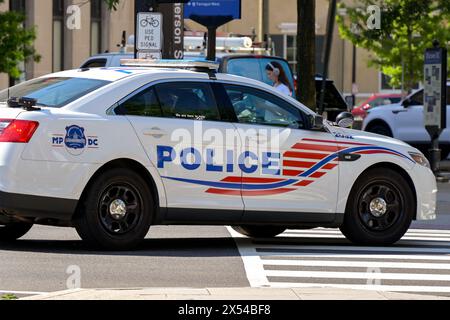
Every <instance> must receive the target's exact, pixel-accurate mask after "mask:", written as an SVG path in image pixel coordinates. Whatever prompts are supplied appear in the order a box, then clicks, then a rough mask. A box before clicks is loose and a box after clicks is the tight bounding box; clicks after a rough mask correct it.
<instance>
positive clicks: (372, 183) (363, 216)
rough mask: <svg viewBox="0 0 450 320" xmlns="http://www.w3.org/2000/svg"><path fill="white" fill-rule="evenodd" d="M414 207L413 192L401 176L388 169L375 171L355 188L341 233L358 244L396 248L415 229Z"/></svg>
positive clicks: (362, 177) (359, 180) (357, 183)
mask: <svg viewBox="0 0 450 320" xmlns="http://www.w3.org/2000/svg"><path fill="white" fill-rule="evenodd" d="M380 198H381V199H382V200H383V201H384V205H383V203H382V202H383V201H380V200H379V199H380ZM414 203H415V201H414V195H413V191H412V190H411V187H410V186H409V185H408V182H407V181H406V180H405V178H404V177H403V176H402V175H401V174H399V173H397V172H396V171H394V170H392V169H387V168H375V169H372V170H370V171H368V172H367V173H365V174H364V175H363V176H361V177H360V178H359V179H358V180H357V181H356V183H355V185H354V186H353V188H352V190H351V193H350V197H349V199H348V202H347V208H346V212H345V216H344V222H343V225H342V226H341V228H340V229H341V231H342V233H343V234H344V235H345V237H346V238H347V239H348V240H350V241H352V242H353V243H355V244H361V245H390V244H393V243H395V242H397V241H398V240H400V239H401V238H402V237H403V235H404V234H405V233H406V231H407V230H408V228H409V226H410V225H411V222H412V219H413V216H414V214H415V209H416V208H415V205H414ZM372 205H373V207H372ZM377 205H380V207H378V206H377ZM383 211H384V213H383Z"/></svg>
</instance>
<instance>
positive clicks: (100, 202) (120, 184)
mask: <svg viewBox="0 0 450 320" xmlns="http://www.w3.org/2000/svg"><path fill="white" fill-rule="evenodd" d="M153 211H154V204H153V198H152V194H151V191H150V189H149V187H148V185H147V183H146V181H145V180H144V179H143V178H142V177H141V176H140V175H139V174H137V173H136V172H134V171H132V170H129V169H113V170H110V171H107V172H105V173H103V174H102V175H100V176H99V177H98V178H97V179H96V181H94V183H93V184H92V186H91V187H90V188H89V190H87V193H86V198H85V201H84V210H82V211H81V212H80V213H79V214H78V216H77V218H76V219H75V228H76V230H77V232H78V234H79V235H80V237H81V238H82V239H83V240H84V241H86V242H88V243H89V244H91V245H93V246H94V247H98V248H101V249H106V250H129V249H132V248H134V247H135V246H137V245H138V244H139V243H140V242H141V241H142V240H143V239H144V238H145V236H146V235H147V232H148V230H149V228H150V225H151V222H152V217H153Z"/></svg>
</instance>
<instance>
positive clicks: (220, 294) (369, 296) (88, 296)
mask: <svg viewBox="0 0 450 320" xmlns="http://www.w3.org/2000/svg"><path fill="white" fill-rule="evenodd" d="M21 300H450V297H439V296H432V295H419V294H406V293H393V292H381V291H369V290H351V289H337V288H292V289H272V288H207V289H189V288H149V289H126V290H124V289H75V290H66V291H59V292H54V293H48V294H43V295H37V296H32V297H27V298H22V299H21Z"/></svg>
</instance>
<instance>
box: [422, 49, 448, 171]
mask: <svg viewBox="0 0 450 320" xmlns="http://www.w3.org/2000/svg"><path fill="white" fill-rule="evenodd" d="M424 77H425V79H424V95H423V99H424V103H423V112H424V124H425V128H426V130H427V131H428V133H429V135H430V137H431V149H430V155H431V159H430V160H431V170H433V172H434V173H435V175H436V178H437V179H438V180H442V179H443V177H442V176H441V175H440V173H439V171H440V168H439V162H440V161H441V150H440V149H439V136H440V134H441V132H442V130H444V129H445V128H446V126H447V98H446V95H447V50H446V49H445V48H441V47H439V43H438V42H437V41H435V42H434V43H433V48H429V49H426V50H425V63H424Z"/></svg>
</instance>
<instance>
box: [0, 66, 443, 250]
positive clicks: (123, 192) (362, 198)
mask: <svg viewBox="0 0 450 320" xmlns="http://www.w3.org/2000/svg"><path fill="white" fill-rule="evenodd" d="M216 67H217V66H216V65H213V64H210V63H206V62H203V63H202V62H196V63H189V62H179V63H175V62H173V63H170V62H165V61H159V62H152V61H140V60H130V61H125V62H124V63H123V66H122V67H117V68H95V69H79V70H72V71H64V72H59V73H54V74H50V75H47V76H44V77H40V78H37V79H34V80H30V81H28V82H24V83H22V84H19V85H17V86H15V87H12V88H9V89H7V90H4V91H2V92H0V103H1V107H0V177H1V179H0V239H1V241H12V240H15V239H18V238H20V237H21V236H23V235H24V234H25V233H26V232H27V231H28V230H29V229H30V228H31V227H32V225H33V224H44V225H54V226H65V227H75V228H76V230H77V232H78V233H79V235H80V236H81V238H82V239H84V240H86V241H87V242H89V243H90V244H91V245H93V246H95V247H100V248H105V249H116V250H126V249H130V248H133V247H135V246H136V245H138V244H139V243H140V242H141V241H142V240H143V239H144V237H145V236H146V234H147V233H148V231H149V228H150V226H152V225H231V226H233V227H234V228H235V229H236V230H238V231H239V232H241V233H242V234H245V235H247V236H249V237H273V236H276V235H278V234H280V233H282V232H283V231H284V230H285V229H286V228H315V227H330V228H335V227H339V228H340V229H341V230H342V232H343V234H344V235H345V236H346V237H347V238H348V239H350V240H351V241H353V242H355V243H359V244H365V245H373V244H392V243H395V242H396V241H397V240H399V239H400V238H401V237H402V236H403V235H404V233H405V232H406V231H407V229H408V228H409V226H410V224H411V221H412V220H430V219H434V218H435V207H436V192H437V187H436V182H435V178H434V176H433V173H432V172H431V170H430V169H429V164H428V162H427V160H426V159H425V158H424V156H423V155H422V154H421V153H420V152H419V151H418V150H417V149H414V148H412V147H411V146H409V145H407V144H405V143H403V142H401V141H398V140H395V139H392V138H387V137H384V136H380V135H377V134H373V133H367V132H361V131H353V130H350V129H346V128H342V127H339V126H336V125H335V124H333V123H329V122H327V121H325V122H324V121H323V120H322V118H321V117H319V116H317V115H316V114H315V113H313V112H312V111H311V110H309V109H308V108H307V107H305V106H304V105H302V104H300V103H299V102H297V101H296V100H294V99H292V98H290V97H287V96H284V95H282V94H280V93H278V92H277V91H276V90H274V89H273V88H272V87H270V86H268V85H266V84H264V83H262V82H259V81H256V80H251V79H247V78H242V77H238V76H232V75H226V74H220V73H216V72H215V68H216ZM343 120H345V119H343ZM344 122H345V121H344Z"/></svg>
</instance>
